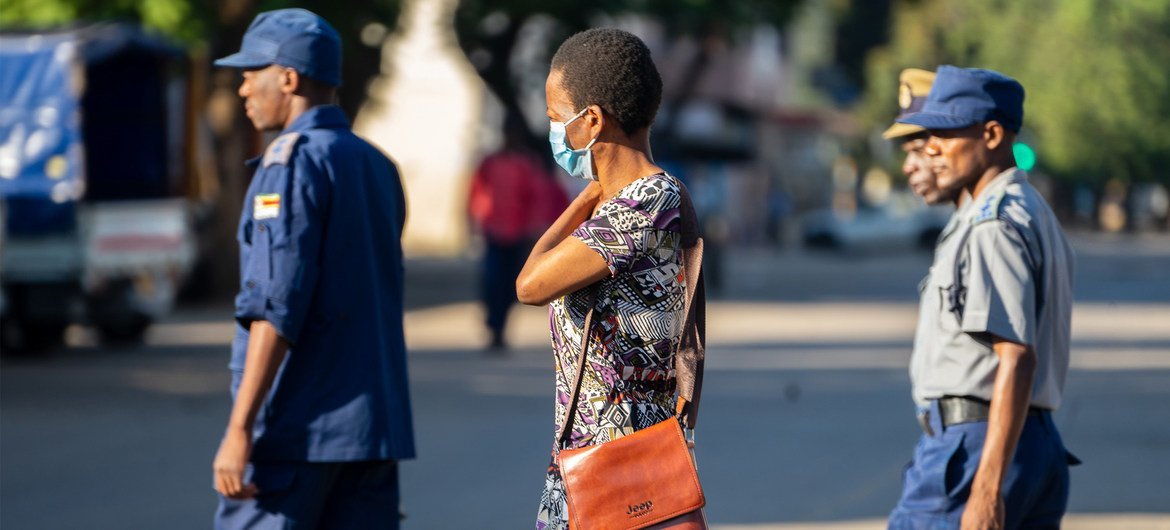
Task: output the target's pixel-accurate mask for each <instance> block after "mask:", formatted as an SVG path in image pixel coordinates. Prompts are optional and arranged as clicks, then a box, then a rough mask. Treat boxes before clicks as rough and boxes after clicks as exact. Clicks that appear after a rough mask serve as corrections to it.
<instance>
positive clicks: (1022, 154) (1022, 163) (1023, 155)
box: [1012, 142, 1036, 171]
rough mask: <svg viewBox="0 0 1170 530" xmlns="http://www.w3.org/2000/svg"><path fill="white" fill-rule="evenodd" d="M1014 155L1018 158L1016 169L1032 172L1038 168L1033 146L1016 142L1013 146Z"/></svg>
mask: <svg viewBox="0 0 1170 530" xmlns="http://www.w3.org/2000/svg"><path fill="white" fill-rule="evenodd" d="M1012 154H1013V155H1015V156H1016V167H1018V168H1020V169H1022V170H1024V171H1031V170H1032V168H1034V167H1036V151H1035V150H1033V149H1032V146H1030V145H1028V144H1026V143H1023V142H1016V143H1014V144H1012Z"/></svg>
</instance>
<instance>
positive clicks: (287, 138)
mask: <svg viewBox="0 0 1170 530" xmlns="http://www.w3.org/2000/svg"><path fill="white" fill-rule="evenodd" d="M300 138H301V133H299V132H290V133H288V134H282V135H280V136H277V137H276V139H275V140H273V141H272V143H270V144H268V149H267V150H265V151H264V162H263V165H264V167H268V166H271V165H272V164H281V165H288V161H289V160H290V159H291V158H292V155H293V150H294V149H295V148H296V146H297V140H299V139H300Z"/></svg>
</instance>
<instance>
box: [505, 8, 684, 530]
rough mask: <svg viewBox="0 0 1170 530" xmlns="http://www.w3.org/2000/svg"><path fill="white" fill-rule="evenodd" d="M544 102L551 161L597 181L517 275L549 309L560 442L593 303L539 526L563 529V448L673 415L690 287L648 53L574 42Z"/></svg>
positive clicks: (535, 301)
mask: <svg viewBox="0 0 1170 530" xmlns="http://www.w3.org/2000/svg"><path fill="white" fill-rule="evenodd" d="M545 93H546V99H547V105H548V117H549V120H551V123H550V127H549V128H550V131H549V142H550V143H551V145H552V151H553V156H554V158H555V159H556V161H557V163H558V164H559V165H560V166H561V167H562V168H564V169H565V171H568V172H569V173H570V174H571V175H573V176H576V177H579V178H582V179H587V180H589V181H590V182H589V184H588V185H587V186H586V188H585V190H584V191H582V192H581V194H580V195H578V196H577V198H576V199H575V200H573V202H572V204H570V205H569V207H568V208H567V209H566V210H565V211H564V213H562V214H561V216H560V218H558V219H557V220H556V222H554V223H553V225H552V226H551V227H549V229H548V230H547V231H546V232H545V233H544V235H543V236H542V237H541V238H540V240H539V241H537V243H536V245H535V247H534V248H533V250H532V253H531V255H530V256H529V257H528V261H527V262H526V263H525V264H524V268H523V270H522V271H521V273H520V276H519V277H518V278H517V280H516V292H517V297H518V298H519V300H520V301H521V302H523V303H525V304H530V305H544V304H549V313H550V318H549V321H550V327H551V334H552V345H553V354H554V357H555V361H556V374H555V381H556V404H555V407H554V408H555V410H556V415H555V420H554V424H555V432H557V433H558V434H559V433H560V432H561V428H562V425H563V423H564V422H565V412H566V406H567V403H568V402H569V399H570V394H571V391H572V389H571V388H570V387H571V385H572V384H573V381H574V376H575V372H576V371H577V368H576V365H577V358H578V355H579V354H580V348H581V340H582V337H583V335H584V333H585V332H586V330H584V329H583V328H584V319H585V315H586V313H587V312H588V310H589V304H590V303H592V304H593V309H594V315H593V324H592V326H591V328H592V329H590V330H588V332H589V333H590V336H591V337H592V338H591V339H590V341H589V349H588V351H587V354H586V361H587V362H586V363H585V370H584V375H583V377H582V381H581V388H580V391H579V392H580V395H579V398H578V401H577V402H578V406H577V408H576V414H575V415H574V417H573V419H572V421H571V422H569V423H570V425H571V426H572V427H571V430H570V431H569V432H567V433H566V436H565V437H564V439H566V441H564V442H562V441H561V437H560V436H558V439H557V441H556V443H555V444H554V448H553V455H554V460H553V462H552V463H550V465H549V469H548V473H547V476H546V481H545V487H544V493H543V495H542V496H541V500H540V507H539V511H538V515H537V522H536V528H537V529H538V530H547V529H562V528H567V527H568V522H567V521H568V520H567V516H566V512H567V506H566V503H565V494H564V485H563V483H562V480H561V476H560V471H559V470H558V469H557V466H556V463H555V455H556V453H557V452H558V451H559V450H560V449H567V448H578V447H583V446H586V445H593V444H598V443H603V442H606V441H609V440H612V439H616V438H619V437H621V436H624V435H627V434H630V433H632V432H634V431H636V430H639V429H643V428H646V427H649V426H651V425H654V424H655V423H658V422H660V421H662V420H664V419H666V418H669V417H671V416H672V415H673V414H674V403H675V394H674V392H675V371H674V352H675V351H676V350H677V348H678V345H679V340H680V338H681V335H682V328H683V317H684V315H683V297H684V294H685V292H686V286H685V285H684V284H685V282H684V280H683V274H682V253H681V252H680V250H681V248H680V246H681V243H680V241H681V237H680V229H681V228H680V219H679V211H680V209H679V205H680V202H681V195H680V184H679V183H678V181H677V180H676V179H675V178H674V177H672V176H670V175H667V174H666V173H665V172H664V171H663V170H662V168H660V167H658V166H657V165H655V164H654V161H653V159H652V158H651V156H650V124H651V122H653V120H654V115H655V113H656V112H657V110H658V104H659V101H660V100H661V94H662V80H661V78H660V77H659V75H658V70H657V69H656V68H655V66H654V62H653V61H652V60H651V58H650V51H649V50H648V49H647V48H646V45H645V44H643V43H642V41H641V40H639V39H638V38H637V37H635V36H634V35H631V34H629V33H627V32H624V31H620V30H616V29H591V30H587V31H584V32H581V33H578V34H576V35H574V36H573V37H571V38H569V39H568V40H567V41H565V42H564V43H563V44H562V45H561V47H560V49H558V50H557V53H556V55H555V56H554V57H553V60H552V67H551V71H550V73H549V76H548V80H547V82H546V83H545Z"/></svg>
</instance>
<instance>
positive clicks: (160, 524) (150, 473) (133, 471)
mask: <svg viewBox="0 0 1170 530" xmlns="http://www.w3.org/2000/svg"><path fill="white" fill-rule="evenodd" d="M1078 249H1079V251H1080V255H1081V266H1080V268H1079V271H1078V285H1077V292H1078V297H1079V298H1080V299H1081V300H1083V302H1082V303H1081V304H1080V305H1078V307H1077V310H1076V314H1075V316H1074V318H1075V322H1074V330H1075V331H1074V333H1075V337H1074V348H1075V350H1076V354H1075V357H1074V360H1073V366H1074V368H1073V371H1072V372H1071V374H1070V377H1069V383H1068V387H1069V393H1068V401H1067V405H1066V406H1065V407H1064V408H1063V409H1062V410H1061V411H1060V412H1059V413H1058V414H1057V422H1058V424H1059V425H1060V426H1061V427H1062V429H1063V432H1064V436H1065V439H1066V442H1067V443H1068V445H1069V447H1070V448H1071V449H1072V450H1073V451H1074V452H1076V453H1077V454H1078V456H1080V457H1082V458H1083V459H1084V460H1085V461H1086V464H1085V465H1084V466H1081V467H1079V468H1076V469H1075V470H1074V472H1073V479H1074V489H1073V495H1072V500H1071V504H1072V506H1071V508H1072V512H1074V515H1073V517H1072V518H1070V521H1071V522H1072V524H1070V527H1074V526H1073V525H1076V527H1079V528H1083V529H1088V528H1094V529H1096V528H1114V529H1123V528H1134V529H1138V528H1141V529H1149V528H1166V527H1170V482H1167V480H1166V478H1165V477H1167V476H1170V458H1167V455H1168V454H1170V409H1168V408H1167V407H1166V403H1168V402H1170V325H1168V324H1167V323H1170V243H1168V242H1167V240H1165V239H1155V240H1152V241H1139V242H1136V243H1135V242H1132V241H1118V240H1111V239H1102V238H1081V239H1078ZM732 257H734V258H735V259H734V260H733V261H732V262H730V263H729V271H730V274H729V276H728V278H727V289H726V290H725V292H724V293H723V295H722V297H721V298H720V299H719V300H718V301H716V302H713V305H712V307H711V309H710V311H709V312H710V313H711V323H710V328H711V337H710V351H711V361H710V365H709V368H710V371H709V373H708V376H707V385H708V386H707V387H706V390H705V399H704V410H703V416H702V423H701V425H700V432H699V437H698V444H699V447H698V459H699V462H700V474H701V476H702V479H703V481H704V485H705V487H706V489H707V493H708V497H709V501H710V508H709V511H708V514H709V516H710V518H711V520H712V522H713V523H715V526H716V527H717V528H724V529H727V530H732V529H734V530H748V529H753V530H763V529H765V528H784V529H788V530H791V529H795V528H808V529H813V528H815V529H818V530H820V529H827V528H843V529H844V528H853V529H857V530H862V529H869V528H880V527H881V522H880V518H881V517H882V516H883V515H884V514H885V513H886V511H887V510H888V509H889V507H890V505H891V504H892V502H893V501H894V498H895V497H896V495H897V487H898V482H899V476H900V470H901V468H902V466H903V464H904V463H905V461H906V460H907V459H908V457H909V453H910V450H911V448H912V445H913V442H914V440H915V438H916V436H917V431H916V429H917V427H916V424H915V422H914V421H913V419H912V417H911V415H910V403H909V398H908V381H907V377H906V372H905V365H906V358H907V355H908V354H907V352H908V348H909V345H910V340H911V338H910V337H911V332H912V330H913V319H914V313H915V307H914V301H913V294H906V291H907V290H909V291H910V292H911V293H912V292H913V291H912V290H913V287H914V285H915V284H916V283H917V280H918V279H919V278H920V277H921V274H922V271H924V270H925V267H926V265H927V262H928V261H929V257H928V256H923V255H913V254H911V255H900V256H851V257H848V258H842V257H840V256H835V255H818V254H811V255H810V254H804V253H800V252H795V251H788V252H781V253H774V252H767V251H754V252H738V253H735V254H733V255H732ZM468 272H469V265H468V264H467V263H466V262H461V261H428V262H413V263H411V267H410V274H409V281H410V286H411V289H412V291H411V296H410V298H409V300H408V302H409V306H410V307H411V308H412V309H411V311H410V312H409V314H408V317H407V318H408V322H407V325H408V330H410V332H409V333H410V334H409V336H408V341H409V342H410V345H411V378H412V384H413V394H414V399H415V410H416V418H417V434H418V441H419V445H420V448H421V449H420V458H419V459H418V460H417V461H413V462H410V463H407V464H404V466H403V477H402V478H403V483H404V487H405V494H404V508H405V510H406V511H407V512H408V514H409V519H408V521H409V524H408V525H407V528H412V529H442V530H445V529H455V528H488V529H495V528H500V529H510V528H530V526H529V525H530V524H531V521H532V518H533V514H534V510H535V506H536V497H537V495H538V494H539V489H540V487H541V478H542V474H543V470H544V467H545V465H546V464H547V459H548V449H549V446H550V439H551V421H552V412H551V404H550V403H549V398H550V396H551V393H552V388H551V385H552V383H551V364H550V360H549V356H548V351H547V346H546V340H547V339H546V331H545V325H546V324H545V316H544V314H543V312H542V311H541V310H539V309H524V310H521V311H518V312H517V315H516V318H515V319H514V320H513V322H512V327H511V329H510V336H511V339H512V342H513V343H514V345H515V349H514V350H513V351H512V352H511V353H510V354H509V355H508V356H506V357H503V358H493V357H489V356H486V355H484V354H483V353H481V351H480V349H479V346H480V344H481V343H482V337H481V334H480V332H479V329H478V326H477V322H478V310H477V309H476V308H475V306H474V305H472V304H470V303H468V302H466V299H467V297H468V293H470V292H473V288H474V282H473V281H472V280H471V279H470V278H469V275H468ZM227 312H228V309H227V306H226V305H221V306H212V307H208V308H195V309H186V310H184V311H182V312H180V313H179V314H177V315H175V317H174V318H172V319H170V320H169V321H168V322H166V323H164V324H162V325H159V326H156V327H155V328H154V329H153V330H152V332H151V334H150V336H149V337H148V340H147V344H146V345H144V346H141V347H135V348H101V347H98V346H95V345H93V344H92V338H91V337H90V336H89V334H88V333H87V332H86V330H83V329H73V330H71V333H70V343H71V344H73V346H72V347H70V348H68V349H64V350H61V351H58V352H54V353H53V354H52V355H50V356H48V357H45V358H42V359H37V360H27V359H3V360H2V361H0V363H2V364H0V505H2V510H0V527H3V528H4V529H6V530H8V529H12V530H19V529H25V528H30V529H55V528H61V529H66V528H70V529H71V528H118V529H121V528H146V529H152V528H168V529H170V528H176V529H185V528H192V529H195V528H207V527H208V522H209V516H210V513H211V511H212V510H213V507H214V504H215V499H214V496H213V494H212V492H211V490H210V477H209V466H210V460H211V457H212V453H213V452H214V450H215V444H216V443H217V441H218V433H219V432H220V431H221V429H222V426H223V421H224V420H225V418H226V414H227V410H228V401H227V397H226V391H225V389H226V387H227V374H226V370H225V368H224V367H225V364H226V361H227V350H226V344H227V341H228V339H229V337H230V331H231V323H230V322H228V321H227V320H226V319H225V318H224V315H226V314H227ZM1118 513H1120V514H1128V515H1124V516H1114V515H1105V516H1103V515H1101V514H1118ZM1139 514H1153V515H1152V516H1142V515H1139Z"/></svg>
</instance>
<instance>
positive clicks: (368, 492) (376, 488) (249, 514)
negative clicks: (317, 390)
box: [215, 460, 399, 530]
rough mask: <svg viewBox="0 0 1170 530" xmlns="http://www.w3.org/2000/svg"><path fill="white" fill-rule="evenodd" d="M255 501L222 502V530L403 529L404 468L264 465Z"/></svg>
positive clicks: (257, 469) (255, 470)
mask: <svg viewBox="0 0 1170 530" xmlns="http://www.w3.org/2000/svg"><path fill="white" fill-rule="evenodd" d="M244 478H245V480H247V481H251V482H252V483H254V484H256V488H257V489H259V490H260V493H259V494H258V495H256V497H255V498H252V499H248V500H243V501H236V500H232V499H227V498H224V497H222V496H221V497H220V498H219V509H218V510H217V511H216V514H215V528H216V530H242V529H248V530H270V529H271V530H277V529H280V530H318V529H321V530H324V529H355V530H356V529H367V528H368V529H377V530H398V527H399V512H398V497H399V494H398V464H397V463H396V462H394V461H393V460H385V461H371V462H259V463H255V464H252V465H250V466H249V470H248V475H247V476H245V477H244Z"/></svg>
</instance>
